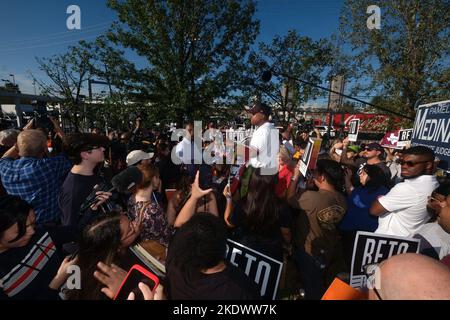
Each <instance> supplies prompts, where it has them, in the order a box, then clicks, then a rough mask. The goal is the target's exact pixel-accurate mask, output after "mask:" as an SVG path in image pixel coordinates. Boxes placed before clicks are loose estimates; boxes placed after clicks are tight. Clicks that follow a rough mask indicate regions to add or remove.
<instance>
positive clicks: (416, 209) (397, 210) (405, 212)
mask: <svg viewBox="0 0 450 320" xmlns="http://www.w3.org/2000/svg"><path fill="white" fill-rule="evenodd" d="M438 186H439V183H438V182H437V180H436V177H435V176H431V175H423V176H420V177H417V178H414V179H406V180H405V181H404V182H401V183H399V184H397V185H396V186H395V187H393V188H392V190H391V191H389V193H388V194H386V195H385V196H382V197H380V198H379V199H378V201H379V202H380V204H381V205H382V206H383V207H384V208H385V209H386V210H388V211H389V212H388V213H386V214H384V215H382V216H380V217H379V219H378V229H377V230H376V231H375V232H376V233H381V234H386V235H394V236H400V237H408V236H410V235H413V234H415V233H416V232H417V230H418V229H419V227H420V226H422V225H423V224H425V223H427V222H428V220H429V219H430V216H429V214H428V212H427V208H426V206H427V201H428V199H427V197H428V196H429V195H431V193H432V192H433V190H434V189H436V188H437V187H438Z"/></svg>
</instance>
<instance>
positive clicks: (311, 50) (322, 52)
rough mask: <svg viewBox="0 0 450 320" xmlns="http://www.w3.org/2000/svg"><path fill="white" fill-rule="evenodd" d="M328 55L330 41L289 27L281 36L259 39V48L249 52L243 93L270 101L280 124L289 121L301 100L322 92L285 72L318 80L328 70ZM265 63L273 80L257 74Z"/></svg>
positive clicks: (330, 61) (314, 81) (264, 66)
mask: <svg viewBox="0 0 450 320" xmlns="http://www.w3.org/2000/svg"><path fill="white" fill-rule="evenodd" d="M332 58H333V50H332V45H331V43H330V42H328V41H327V40H323V39H322V40H318V41H314V40H312V39H311V38H309V37H302V36H300V35H299V34H298V33H297V32H296V31H294V30H290V31H289V32H288V33H287V35H286V36H284V37H282V36H275V37H274V39H273V40H272V43H270V44H265V43H260V44H259V50H258V51H257V52H252V53H251V54H250V56H249V63H248V65H249V68H248V70H247V72H246V74H245V76H244V80H243V85H244V86H243V88H244V90H243V91H244V92H245V94H246V95H247V96H253V95H255V92H256V93H257V95H258V97H257V98H258V99H262V100H264V101H267V102H269V103H270V104H273V105H274V109H275V110H276V112H275V113H274V116H275V118H276V119H277V120H278V121H279V122H280V124H283V125H284V124H287V123H290V122H291V118H293V117H295V115H296V113H298V112H299V111H300V106H301V104H302V103H304V102H307V101H308V100H310V99H313V98H316V97H318V96H322V95H324V94H326V93H324V91H323V90H321V89H318V88H316V87H314V86H310V85H305V84H302V83H300V82H298V81H295V80H293V79H292V78H290V77H289V76H291V77H296V78H300V79H302V80H305V81H308V82H310V83H313V84H321V83H323V82H324V80H325V79H326V78H327V72H328V71H331V68H332V61H333V60H332ZM269 66H273V70H274V71H275V72H274V75H275V77H274V81H271V82H267V83H265V82H264V81H263V79H262V77H261V75H262V73H263V72H264V70H268V69H269ZM255 89H256V90H255Z"/></svg>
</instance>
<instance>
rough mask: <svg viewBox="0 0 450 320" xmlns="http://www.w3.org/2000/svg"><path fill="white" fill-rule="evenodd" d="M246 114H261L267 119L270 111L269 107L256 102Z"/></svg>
mask: <svg viewBox="0 0 450 320" xmlns="http://www.w3.org/2000/svg"><path fill="white" fill-rule="evenodd" d="M247 112H248V113H251V114H253V115H255V114H257V113H262V114H264V115H266V116H267V117H269V116H270V115H271V114H272V109H270V107H269V106H268V105H267V104H265V103H262V102H256V103H255V104H254V105H253V107H251V108H250V109H249V110H247Z"/></svg>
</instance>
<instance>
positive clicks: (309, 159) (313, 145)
mask: <svg viewBox="0 0 450 320" xmlns="http://www.w3.org/2000/svg"><path fill="white" fill-rule="evenodd" d="M321 145H322V139H309V141H308V145H307V146H306V149H305V153H304V154H303V156H302V158H301V161H300V173H301V174H302V175H303V176H304V177H306V172H307V171H308V169H311V170H314V169H315V168H316V164H317V158H318V157H319V152H320V146H321Z"/></svg>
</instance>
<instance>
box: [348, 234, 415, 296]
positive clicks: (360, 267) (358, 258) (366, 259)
mask: <svg viewBox="0 0 450 320" xmlns="http://www.w3.org/2000/svg"><path fill="white" fill-rule="evenodd" d="M419 245H420V240H419V239H413V238H403V237H396V236H388V235H384V234H377V233H372V232H364V231H358V233H357V234H356V238H355V244H354V247H353V257H352V267H351V273H350V285H351V286H352V287H353V288H362V287H365V286H366V281H367V273H366V272H365V271H364V268H365V267H366V266H368V265H373V264H378V263H380V262H382V261H384V260H386V259H388V258H390V257H392V256H395V255H397V254H402V253H407V252H411V253H418V252H419Z"/></svg>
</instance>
